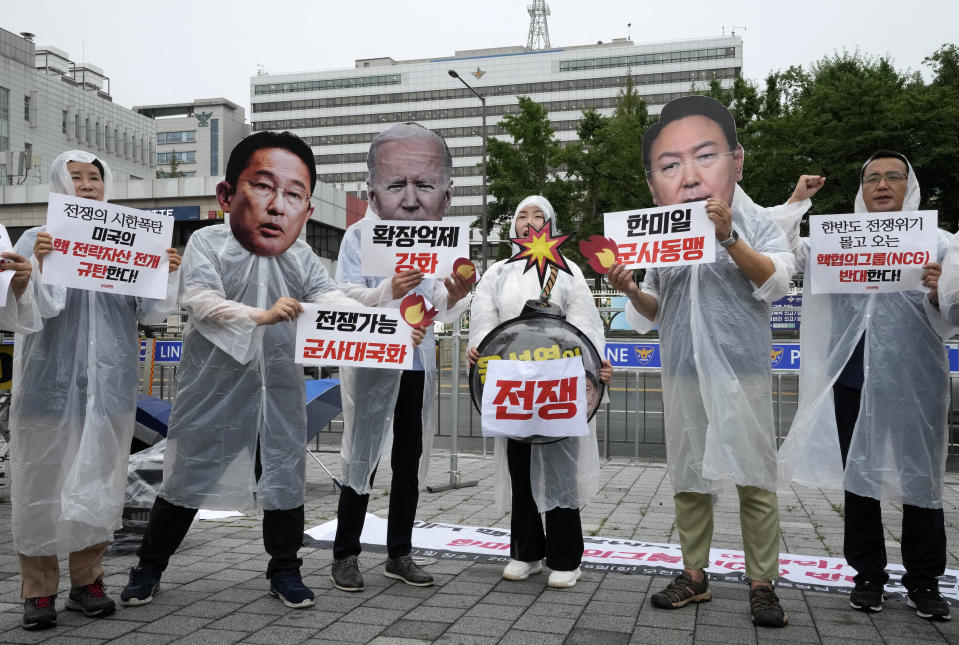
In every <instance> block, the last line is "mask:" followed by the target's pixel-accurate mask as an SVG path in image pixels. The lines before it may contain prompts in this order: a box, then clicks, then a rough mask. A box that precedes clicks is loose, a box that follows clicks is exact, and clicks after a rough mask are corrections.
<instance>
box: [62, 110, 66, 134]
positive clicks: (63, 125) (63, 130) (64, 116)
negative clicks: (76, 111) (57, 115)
mask: <svg viewBox="0 0 959 645" xmlns="http://www.w3.org/2000/svg"><path fill="white" fill-rule="evenodd" d="M60 132H62V133H63V134H66V133H67V111H66V110H64V111H63V117H62V120H61V121H60Z"/></svg>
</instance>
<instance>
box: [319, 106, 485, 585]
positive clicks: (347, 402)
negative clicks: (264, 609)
mask: <svg viewBox="0 0 959 645" xmlns="http://www.w3.org/2000/svg"><path fill="white" fill-rule="evenodd" d="M367 165H368V167H369V169H370V175H369V181H368V186H369V190H370V207H369V208H368V209H367V211H366V216H365V219H367V220H378V219H384V220H423V221H439V220H441V219H442V218H443V216H444V215H445V213H446V209H447V208H448V207H449V204H450V200H451V195H452V192H451V191H452V181H451V178H450V177H451V172H452V157H451V156H450V153H449V149H448V147H447V146H446V142H445V141H444V140H443V139H442V137H440V136H439V135H437V134H436V133H434V132H431V131H430V130H427V129H426V128H423V127H422V126H420V125H418V124H415V123H403V124H397V125H395V126H393V127H391V128H389V129H387V130H386V131H384V132H382V133H380V134H379V135H377V137H376V138H375V139H374V141H373V142H372V143H371V145H370V150H369V156H368V159H367ZM361 235H362V228H361V223H360V222H357V223H355V224H353V225H352V226H350V227H349V228H348V229H347V230H346V233H345V234H344V236H343V241H342V243H341V245H340V253H339V262H338V263H337V267H336V281H337V284H338V286H339V288H340V289H342V290H343V292H344V293H346V294H347V295H349V296H350V297H353V298H356V299H357V300H359V301H360V302H363V303H364V304H367V305H369V306H383V307H387V306H388V307H399V304H400V300H401V299H402V298H403V297H405V296H407V295H409V294H419V295H421V296H422V297H423V298H424V299H425V300H426V303H427V305H426V306H427V307H430V306H432V307H434V308H435V309H436V311H437V315H436V318H435V320H436V321H437V322H446V323H449V322H454V321H456V320H457V319H458V318H459V317H460V316H461V315H462V314H463V313H465V312H466V310H467V308H468V307H469V302H470V297H469V284H468V282H467V281H466V280H465V279H463V278H462V276H457V275H456V274H455V273H454V274H453V275H451V276H450V277H448V278H446V279H445V280H444V279H437V278H430V277H424V276H423V274H422V273H421V272H419V271H405V272H402V273H398V274H396V275H395V276H393V277H392V278H390V279H387V278H385V277H374V276H367V275H364V274H363V270H362V254H361V246H362V244H361ZM425 331H426V336H425V339H424V342H423V343H422V344H421V345H420V346H419V347H418V348H417V350H416V353H415V355H414V361H413V368H412V369H410V370H404V371H399V370H388V369H375V368H343V369H341V370H340V379H341V393H342V399H343V428H344V430H343V440H342V444H341V448H340V456H341V458H342V468H343V487H342V489H341V490H340V499H339V503H338V506H337V527H336V537H335V539H334V542H333V559H334V561H333V567H332V569H331V579H332V580H333V583H334V585H335V586H336V587H337V588H338V589H340V590H343V591H351V592H352V591H360V590H362V589H363V588H364V583H363V578H362V575H361V574H360V571H359V565H358V563H357V557H358V556H359V555H360V553H361V550H362V547H361V545H360V535H361V534H362V531H363V525H364V522H365V517H366V509H367V504H368V502H369V495H370V493H371V491H372V486H373V477H374V475H375V473H376V469H377V467H378V466H379V464H380V460H381V459H382V458H383V457H384V455H385V454H389V455H390V465H391V471H392V481H391V484H390V502H389V511H388V517H387V535H386V548H387V561H386V569H385V575H387V576H388V577H392V578H397V579H400V580H403V581H404V582H406V583H407V584H411V585H417V586H428V585H431V584H433V579H432V577H431V576H430V575H429V574H428V573H426V572H425V571H423V570H422V569H420V568H419V566H418V565H416V564H415V563H414V562H413V560H412V558H411V556H410V553H411V551H412V532H413V523H414V521H415V515H416V507H417V503H418V499H419V487H420V486H422V485H423V484H424V482H425V481H426V475H427V470H428V468H429V461H430V453H431V451H432V446H433V437H434V436H435V435H436V431H437V403H436V394H437V371H436V338H435V336H434V334H433V328H432V325H429V326H428V327H427V328H426V330H425Z"/></svg>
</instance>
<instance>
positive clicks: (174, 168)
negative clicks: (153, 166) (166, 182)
mask: <svg viewBox="0 0 959 645" xmlns="http://www.w3.org/2000/svg"><path fill="white" fill-rule="evenodd" d="M177 177H186V175H185V174H183V173H182V172H180V161H179V159H177V156H176V150H175V149H174V150H173V151H172V152H171V153H170V169H169V170H163V169H162V168H157V179H169V178H177Z"/></svg>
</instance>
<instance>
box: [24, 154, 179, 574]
mask: <svg viewBox="0 0 959 645" xmlns="http://www.w3.org/2000/svg"><path fill="white" fill-rule="evenodd" d="M95 158H96V157H94V155H91V154H90V153H87V152H83V151H81V150H71V151H68V152H65V153H63V154H62V155H60V156H59V157H57V158H56V160H54V162H53V168H52V171H51V188H52V189H53V190H54V191H56V192H61V193H65V194H68V195H73V194H74V191H73V181H72V180H71V179H70V175H69V172H67V170H66V165H67V163H68V162H70V161H82V162H84V163H92V161H93V159H95ZM101 164H102V165H103V169H104V172H103V175H104V177H103V179H104V184H105V186H104V188H105V190H106V194H109V193H110V190H111V187H112V174H111V173H110V170H109V166H108V165H107V164H106V163H105V162H103V161H102V160H101ZM43 228H44V227H38V228H32V229H29V230H28V231H26V232H25V233H24V234H23V235H22V236H21V238H20V239H19V241H18V242H17V245H16V250H17V252H18V253H20V254H21V255H23V256H25V257H32V254H33V245H34V242H35V241H36V238H37V233H38V232H39V231H42V230H43ZM32 262H33V274H32V276H31V282H32V283H33V284H34V285H35V288H34V296H35V297H36V301H37V304H38V307H39V312H40V314H41V315H42V316H43V323H42V329H41V328H40V325H37V327H36V328H35V329H34V330H32V331H31V332H29V333H27V332H25V331H21V332H20V333H18V334H17V335H16V340H15V353H14V376H13V401H12V404H11V410H10V428H11V450H10V452H11V456H12V459H11V461H12V466H13V488H12V494H11V499H12V502H13V534H14V541H15V544H16V548H17V550H18V551H19V552H20V553H23V554H25V555H65V554H67V553H70V552H73V551H78V550H81V549H83V548H85V547H88V546H90V545H93V544H97V543H100V542H104V541H109V540H110V539H112V536H113V530H114V529H115V528H117V527H119V526H120V515H121V512H122V509H123V488H124V485H125V483H126V478H127V475H126V473H127V459H128V458H129V454H130V440H131V437H132V434H133V428H134V418H135V412H136V397H137V391H138V382H139V369H138V366H139V342H138V341H139V338H138V334H137V322H140V323H142V324H147V325H150V324H159V323H161V322H163V320H165V318H166V316H167V314H168V313H170V312H171V311H173V310H174V308H175V306H176V294H177V289H176V287H177V276H176V274H175V273H174V274H171V276H170V279H169V288H168V291H167V297H166V299H164V300H156V299H150V298H138V297H134V296H121V295H116V294H110V293H99V292H94V291H84V290H80V289H72V288H67V287H61V286H51V285H44V284H43V283H42V275H41V273H40V271H39V265H38V264H37V261H36V258H33V259H32ZM34 278H35V280H34Z"/></svg>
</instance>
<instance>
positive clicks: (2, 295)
mask: <svg viewBox="0 0 959 645" xmlns="http://www.w3.org/2000/svg"><path fill="white" fill-rule="evenodd" d="M12 250H13V244H11V243H10V235H9V234H8V233H7V229H6V227H4V226H3V224H0V253H2V252H3V251H12ZM3 264H4V261H0V305H3V303H5V302H6V301H7V291H8V290H9V289H10V281H11V280H13V274H14V273H15V272H14V271H11V270H9V269H8V270H6V271H3V270H2V269H4V266H3Z"/></svg>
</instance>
